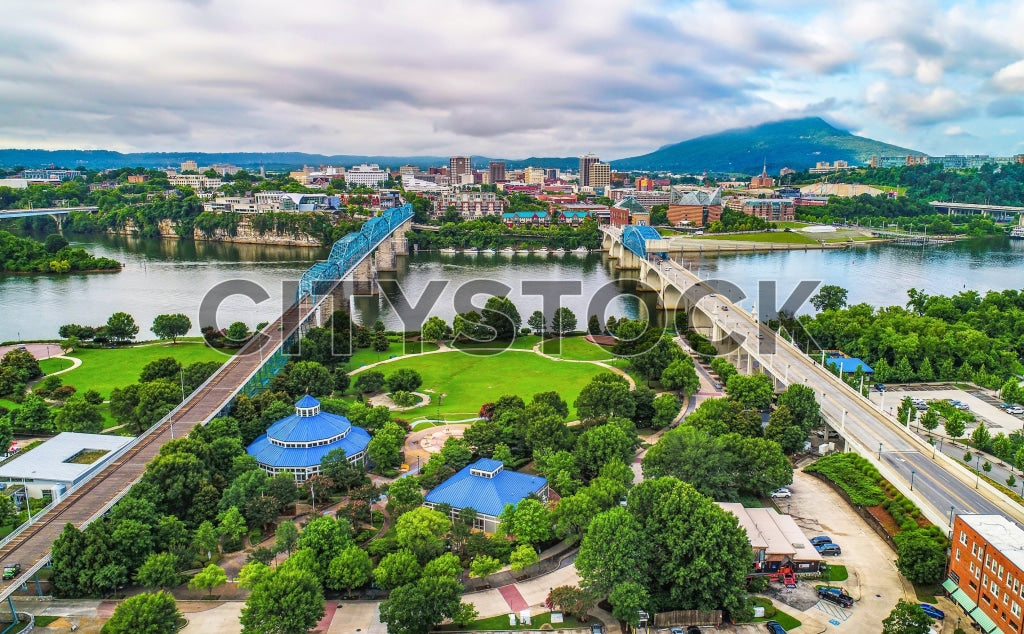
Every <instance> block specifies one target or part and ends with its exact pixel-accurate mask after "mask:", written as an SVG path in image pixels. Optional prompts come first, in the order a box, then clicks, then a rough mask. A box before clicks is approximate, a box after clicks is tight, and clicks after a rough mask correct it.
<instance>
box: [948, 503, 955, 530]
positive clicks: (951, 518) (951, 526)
mask: <svg viewBox="0 0 1024 634" xmlns="http://www.w3.org/2000/svg"><path fill="white" fill-rule="evenodd" d="M955 510H956V507H955V506H953V505H950V507H949V529H950V530H953V511H955Z"/></svg>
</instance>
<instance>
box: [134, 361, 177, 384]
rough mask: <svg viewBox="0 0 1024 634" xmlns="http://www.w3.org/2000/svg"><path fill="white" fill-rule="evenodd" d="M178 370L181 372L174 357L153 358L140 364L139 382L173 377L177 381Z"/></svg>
mask: <svg viewBox="0 0 1024 634" xmlns="http://www.w3.org/2000/svg"><path fill="white" fill-rule="evenodd" d="M179 372H181V364H180V363H178V360H177V359H175V358H174V357H163V358H161V359H154V360H153V361H150V362H149V363H147V364H146V365H144V366H142V372H140V373H139V383H149V382H150V381H156V380H157V379H173V380H174V381H175V382H177V381H178V373H179Z"/></svg>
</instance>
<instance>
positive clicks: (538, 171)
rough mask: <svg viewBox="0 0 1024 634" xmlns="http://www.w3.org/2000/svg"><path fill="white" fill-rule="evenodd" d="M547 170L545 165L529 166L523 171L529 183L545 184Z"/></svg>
mask: <svg viewBox="0 0 1024 634" xmlns="http://www.w3.org/2000/svg"><path fill="white" fill-rule="evenodd" d="M546 172H547V170H545V169H544V168H543V167H527V168H526V169H525V170H524V171H523V181H525V182H526V184H527V185H543V184H544V177H545V175H546Z"/></svg>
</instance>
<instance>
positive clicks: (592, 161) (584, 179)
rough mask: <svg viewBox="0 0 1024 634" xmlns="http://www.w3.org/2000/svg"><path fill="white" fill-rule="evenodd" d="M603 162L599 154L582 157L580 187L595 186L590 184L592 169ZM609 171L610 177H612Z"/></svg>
mask: <svg viewBox="0 0 1024 634" xmlns="http://www.w3.org/2000/svg"><path fill="white" fill-rule="evenodd" d="M600 162H601V159H600V158H598V156H597V154H584V155H583V156H581V157H580V186H581V187H588V186H593V185H592V184H591V182H590V168H591V167H592V166H594V165H597V164H598V163H600ZM610 173H611V172H610V170H609V175H610Z"/></svg>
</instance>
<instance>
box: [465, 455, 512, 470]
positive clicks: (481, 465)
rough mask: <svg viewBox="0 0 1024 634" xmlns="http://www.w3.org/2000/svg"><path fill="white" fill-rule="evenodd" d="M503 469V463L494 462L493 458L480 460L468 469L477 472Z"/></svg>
mask: <svg viewBox="0 0 1024 634" xmlns="http://www.w3.org/2000/svg"><path fill="white" fill-rule="evenodd" d="M504 467H505V463H504V462H502V461H501V460H495V459H494V458H480V459H479V460H477V461H476V462H474V463H473V464H471V465H469V468H470V469H476V470H478V471H494V470H495V469H502V468H504Z"/></svg>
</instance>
